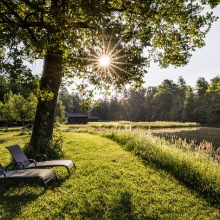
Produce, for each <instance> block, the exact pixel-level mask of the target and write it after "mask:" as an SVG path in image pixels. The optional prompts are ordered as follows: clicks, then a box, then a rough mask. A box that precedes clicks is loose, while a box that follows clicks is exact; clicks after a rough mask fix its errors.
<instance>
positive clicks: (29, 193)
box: [0, 132, 220, 220]
mask: <svg viewBox="0 0 220 220" xmlns="http://www.w3.org/2000/svg"><path fill="white" fill-rule="evenodd" d="M10 134H11V135H10ZM0 135H2V133H1V134H0ZM63 136H64V146H63V150H64V152H65V158H66V159H72V160H73V161H74V162H75V163H76V166H77V169H76V171H74V172H73V173H72V175H71V176H70V177H69V178H68V177H67V176H66V172H65V171H64V170H63V169H55V170H56V171H57V174H58V177H59V180H60V181H59V182H56V181H53V182H52V183H51V184H50V185H49V189H47V190H46V191H45V190H44V189H43V187H41V185H38V184H34V183H33V182H30V183H24V184H22V185H20V186H16V185H15V184H13V185H12V187H11V189H10V190H9V191H8V192H4V194H3V195H2V196H1V201H0V213H1V214H0V215H1V216H0V218H1V219H25V218H27V219H28V218H30V216H35V217H36V219H71V220H72V219H97V220H99V219H120V220H121V219H122V220H127V219H140V220H142V219H165V220H167V219H169V220H170V219H171V220H172V219H173V220H176V219H186V220H188V219H219V218H220V213H219V210H218V209H217V208H215V207H212V206H211V205H210V204H208V202H206V201H205V200H204V199H202V198H201V197H200V196H199V194H197V193H196V192H194V191H192V190H189V189H188V188H187V187H185V186H184V185H182V184H180V182H179V181H177V180H176V179H175V178H174V177H173V176H172V175H170V174H169V173H167V172H165V171H163V170H161V169H155V167H154V166H151V165H150V164H148V163H146V164H144V163H143V162H142V160H140V159H139V158H138V157H136V156H134V155H132V154H131V153H130V152H127V151H125V150H123V149H122V148H121V147H120V146H119V145H118V144H116V143H115V142H113V141H112V140H109V139H107V138H103V137H100V136H98V135H93V134H88V133H74V132H63ZM7 137H8V141H7V140H5V141H4V142H1V143H0V153H1V155H2V154H5V158H8V159H7V160H8V161H9V158H10V155H9V154H8V153H6V152H5V149H4V148H5V146H8V143H12V142H13V141H14V143H16V142H17V140H18V137H17V134H16V133H9V134H8V135H7ZM28 138H29V136H24V137H23V139H22V140H19V141H20V142H19V144H21V145H22V146H23V145H24V143H25V140H27V139H28ZM22 143H23V144H22ZM1 159H2V156H1ZM5 165H6V163H5ZM1 186H2V184H1ZM1 192H2V191H1Z"/></svg>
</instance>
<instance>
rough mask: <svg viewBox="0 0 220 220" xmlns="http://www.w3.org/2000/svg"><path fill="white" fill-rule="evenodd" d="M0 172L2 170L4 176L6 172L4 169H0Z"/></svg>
mask: <svg viewBox="0 0 220 220" xmlns="http://www.w3.org/2000/svg"><path fill="white" fill-rule="evenodd" d="M0 172H2V173H3V175H4V178H6V173H5V170H3V169H0Z"/></svg>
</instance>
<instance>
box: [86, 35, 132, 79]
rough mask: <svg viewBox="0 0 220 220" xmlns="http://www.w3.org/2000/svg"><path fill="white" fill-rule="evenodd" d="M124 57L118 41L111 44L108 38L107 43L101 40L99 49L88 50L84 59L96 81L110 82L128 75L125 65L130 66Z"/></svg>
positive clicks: (124, 54)
mask: <svg viewBox="0 0 220 220" xmlns="http://www.w3.org/2000/svg"><path fill="white" fill-rule="evenodd" d="M126 56H127V55H126V53H125V52H124V50H123V46H122V45H121V44H120V41H117V42H116V43H113V42H112V38H110V40H109V42H104V40H103V42H102V46H101V47H98V46H96V47H94V48H92V49H90V52H89V56H88V58H84V59H86V60H87V61H88V63H87V65H86V66H87V68H88V69H89V70H90V72H92V73H93V74H94V75H95V76H96V77H97V79H100V80H103V81H108V82H110V81H113V80H114V79H116V78H118V79H121V78H123V77H124V75H130V73H129V72H128V71H127V70H126V69H125V65H132V64H130V63H128V62H126V61H125V60H126Z"/></svg>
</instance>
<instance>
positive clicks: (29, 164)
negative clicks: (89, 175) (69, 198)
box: [6, 144, 76, 175]
mask: <svg viewBox="0 0 220 220" xmlns="http://www.w3.org/2000/svg"><path fill="white" fill-rule="evenodd" d="M6 148H7V149H8V150H9V152H10V153H11V155H12V157H13V159H14V161H15V162H16V163H18V164H19V166H18V167H17V168H22V169H31V168H45V167H60V166H64V167H65V168H66V169H67V171H68V173H69V175H70V172H71V170H72V169H73V168H76V166H75V164H74V163H73V161H72V160H47V157H46V155H44V157H45V160H44V161H40V162H37V161H36V160H34V159H28V158H27V156H26V155H25V153H24V152H23V151H22V149H21V148H20V146H19V145H17V144H16V145H13V146H9V147H6Z"/></svg>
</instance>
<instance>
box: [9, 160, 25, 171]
mask: <svg viewBox="0 0 220 220" xmlns="http://www.w3.org/2000/svg"><path fill="white" fill-rule="evenodd" d="M11 166H13V168H12V170H16V169H18V168H19V169H21V166H22V169H24V164H23V163H22V162H12V163H10V164H9V165H8V166H7V167H6V168H5V170H6V171H7V170H8V169H9V167H11Z"/></svg>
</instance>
